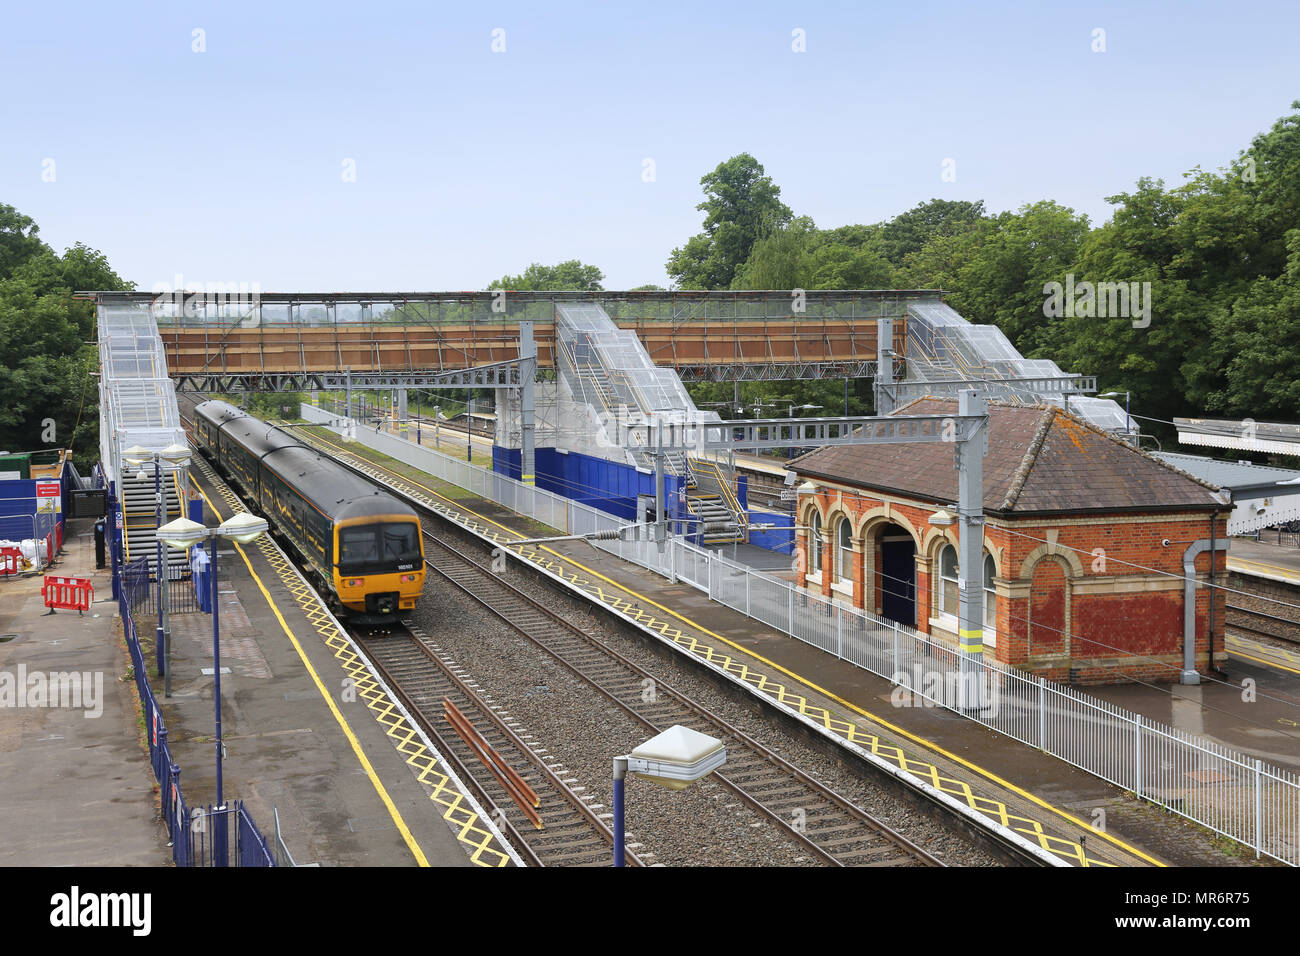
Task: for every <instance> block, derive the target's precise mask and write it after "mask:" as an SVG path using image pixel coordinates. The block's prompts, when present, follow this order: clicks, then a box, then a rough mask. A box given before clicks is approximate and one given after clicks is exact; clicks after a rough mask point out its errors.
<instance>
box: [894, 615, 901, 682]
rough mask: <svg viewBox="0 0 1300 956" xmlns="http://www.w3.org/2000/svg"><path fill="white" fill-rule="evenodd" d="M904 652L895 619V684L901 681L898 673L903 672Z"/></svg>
mask: <svg viewBox="0 0 1300 956" xmlns="http://www.w3.org/2000/svg"><path fill="white" fill-rule="evenodd" d="M902 653H903V648H902V647H901V646H900V644H899V640H898V622H897V621H895V622H894V673H893V683H895V684H897V683H899V680H898V675H899V674H901V673H902V672H903V662H902V660H901V655H902Z"/></svg>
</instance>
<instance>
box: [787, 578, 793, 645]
mask: <svg viewBox="0 0 1300 956" xmlns="http://www.w3.org/2000/svg"><path fill="white" fill-rule="evenodd" d="M788 593H789V595H790V631H789V633H790V636H791V637H794V588H793V587H791V588H790V590H789V592H788Z"/></svg>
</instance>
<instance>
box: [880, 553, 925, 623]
mask: <svg viewBox="0 0 1300 956" xmlns="http://www.w3.org/2000/svg"><path fill="white" fill-rule="evenodd" d="M880 613H881V615H882V616H884V617H887V618H889V620H891V621H897V622H898V623H899V624H906V625H908V626H910V627H916V544H915V543H914V542H913V541H912V539H911V537H910V536H901V537H889V538H884V539H882V540H881V542H880Z"/></svg>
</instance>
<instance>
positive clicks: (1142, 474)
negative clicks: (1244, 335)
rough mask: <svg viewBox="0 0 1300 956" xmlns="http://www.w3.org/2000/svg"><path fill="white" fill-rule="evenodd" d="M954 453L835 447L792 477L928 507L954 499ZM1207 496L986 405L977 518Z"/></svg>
mask: <svg viewBox="0 0 1300 956" xmlns="http://www.w3.org/2000/svg"><path fill="white" fill-rule="evenodd" d="M956 411H957V403H956V402H955V401H952V400H950V399H937V398H922V399H918V400H917V401H915V402H913V403H911V404H910V405H907V406H904V407H903V408H900V409H899V410H898V411H897V412H896V414H900V415H943V414H956ZM953 460H954V447H953V446H952V445H950V444H944V443H923V444H922V443H918V444H901V445H836V446H829V447H826V448H818V449H816V450H815V451H811V452H808V453H807V454H805V455H801V456H800V457H799V458H797V459H795V460H794V461H793V462H792V463H791V464H790V468H791V470H793V471H795V472H797V473H798V474H799V475H800V477H810V478H824V479H828V480H831V481H836V482H840V483H843V484H850V485H855V486H858V487H862V488H874V489H877V490H881V491H892V492H895V493H900V494H903V495H906V496H909V497H914V498H920V499H923V500H927V501H936V502H941V503H945V504H947V503H951V502H955V501H956V500H957V471H956V469H955V468H954V467H953ZM1215 507H1219V508H1221V507H1223V506H1222V505H1221V504H1219V503H1218V501H1217V500H1216V498H1215V497H1214V489H1213V488H1212V487H1211V486H1210V485H1208V484H1206V483H1204V482H1202V481H1200V480H1199V479H1196V478H1193V477H1192V476H1191V475H1188V474H1186V473H1184V472H1181V471H1179V470H1178V469H1177V468H1173V467H1171V466H1169V465H1167V464H1165V463H1164V462H1161V461H1159V460H1158V459H1156V458H1154V457H1152V456H1151V455H1148V454H1147V453H1146V452H1143V451H1140V450H1138V449H1136V448H1134V447H1133V446H1132V445H1129V444H1127V443H1126V442H1123V441H1121V440H1120V439H1118V438H1115V437H1114V436H1112V435H1110V434H1108V433H1106V432H1104V431H1102V430H1101V429H1099V428H1095V427H1093V426H1092V425H1090V424H1088V423H1087V422H1084V421H1082V420H1080V419H1078V418H1075V417H1074V416H1073V415H1069V414H1067V413H1066V412H1064V411H1062V410H1061V409H1059V408H1057V407H1055V406H1052V405H1044V406H1022V405H1001V404H996V403H993V402H990V403H989V450H988V455H987V456H985V458H984V510H985V511H986V512H990V513H994V514H1006V513H1013V514H1033V513H1042V512H1051V513H1060V512H1079V511H1149V510H1172V509H1189V510H1202V509H1204V510H1209V509H1211V508H1215Z"/></svg>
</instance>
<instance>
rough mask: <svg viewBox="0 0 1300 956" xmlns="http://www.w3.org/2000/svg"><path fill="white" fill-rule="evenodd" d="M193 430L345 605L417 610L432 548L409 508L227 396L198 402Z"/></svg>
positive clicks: (373, 610)
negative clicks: (425, 542) (426, 550)
mask: <svg viewBox="0 0 1300 956" xmlns="http://www.w3.org/2000/svg"><path fill="white" fill-rule="evenodd" d="M195 432H196V435H197V439H198V444H199V447H200V448H202V449H203V450H204V451H205V452H206V453H207V454H208V455H209V457H211V458H212V459H213V460H214V461H215V462H216V463H217V464H218V466H219V467H221V468H222V469H223V471H224V472H225V473H226V474H227V475H228V476H229V477H230V478H231V480H232V481H233V482H234V483H235V484H237V485H238V486H239V487H240V489H241V490H242V491H243V492H244V493H245V494H246V495H247V496H248V498H249V499H250V500H251V501H253V502H255V503H256V505H257V507H258V509H259V510H260V511H261V512H262V514H264V515H265V516H266V517H267V519H268V520H269V521H270V522H271V524H272V525H273V526H274V527H275V528H276V530H277V531H279V532H280V534H282V535H283V536H284V537H285V538H286V539H287V540H288V541H289V542H290V543H291V544H292V545H293V547H294V548H295V550H297V551H298V553H299V554H300V556H301V557H302V558H303V560H304V561H305V562H306V564H307V566H308V568H309V573H311V575H312V577H313V578H315V579H316V581H317V583H318V584H319V585H322V586H323V587H324V588H325V589H326V590H327V591H328V592H329V593H330V594H331V595H332V597H333V598H334V600H335V601H336V602H337V604H338V605H340V606H341V607H342V608H344V609H346V610H347V611H348V612H350V613H351V614H353V615H365V616H367V617H374V618H386V617H391V616H392V615H394V614H397V613H399V612H401V611H409V610H411V609H412V608H414V607H415V602H416V599H417V598H418V597H419V595H420V591H421V589H422V588H423V587H424V574H425V572H424V546H423V541H422V538H421V535H420V521H419V518H418V517H417V516H416V514H415V511H414V510H413V509H412V508H411V507H410V506H409V505H406V504H404V503H402V502H401V501H399V500H398V499H396V498H394V497H393V496H392V495H390V494H388V493H386V492H384V491H381V490H380V489H378V488H376V487H375V486H374V485H372V484H371V483H370V482H368V481H366V480H365V479H364V478H361V477H359V476H357V475H356V474H354V473H353V472H351V471H349V470H348V469H346V468H344V467H343V466H342V465H340V464H339V463H338V462H336V461H334V460H333V459H331V458H329V457H328V456H326V455H323V454H321V453H320V452H318V451H316V450H315V449H313V448H309V447H307V446H306V445H304V444H302V443H301V442H299V441H298V440H297V439H295V438H293V437H292V436H291V435H289V434H288V433H287V432H285V431H284V430H283V429H280V428H277V427H275V426H273V425H268V424H266V423H265V422H263V421H260V420H259V419H257V418H254V417H253V416H251V415H249V414H247V413H246V412H244V411H242V410H240V409H238V408H236V407H234V406H233V405H230V404H228V403H227V402H222V401H208V402H203V403H201V404H200V405H198V406H197V408H195Z"/></svg>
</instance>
